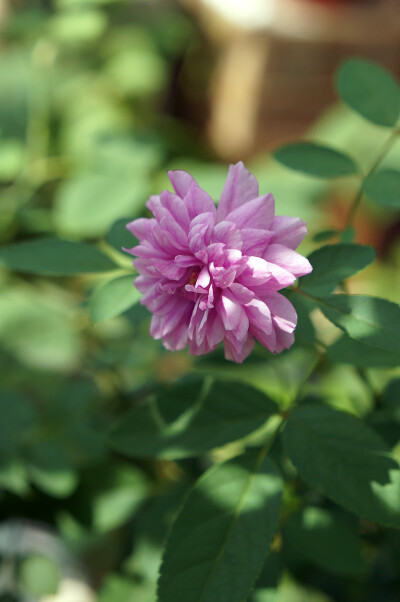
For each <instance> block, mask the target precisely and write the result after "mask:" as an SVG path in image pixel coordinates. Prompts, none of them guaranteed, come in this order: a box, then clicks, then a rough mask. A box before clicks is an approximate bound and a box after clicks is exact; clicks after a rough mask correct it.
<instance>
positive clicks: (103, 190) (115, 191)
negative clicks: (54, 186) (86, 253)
mask: <svg viewBox="0 0 400 602" xmlns="http://www.w3.org/2000/svg"><path fill="white" fill-rule="evenodd" d="M147 196H148V185H147V181H144V180H143V179H141V178H140V177H138V176H135V178H121V177H120V176H118V175H114V176H112V175H109V174H92V173H89V174H84V175H81V176H79V177H76V178H74V179H70V180H67V181H66V182H65V183H64V184H63V185H62V186H60V188H59V194H58V197H57V201H56V205H55V208H54V220H55V223H56V226H57V228H58V230H59V231H60V232H62V233H63V234H67V235H73V236H80V237H95V236H101V235H103V234H105V233H106V232H107V231H108V230H109V228H110V227H111V225H112V224H113V223H114V222H115V221H116V220H117V219H119V218H121V217H124V216H125V215H131V214H135V213H138V212H139V211H141V210H142V209H143V208H144V203H145V201H146V199H147Z"/></svg>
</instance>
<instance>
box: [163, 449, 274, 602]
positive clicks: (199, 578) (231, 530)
mask: <svg viewBox="0 0 400 602" xmlns="http://www.w3.org/2000/svg"><path fill="white" fill-rule="evenodd" d="M281 495H282V481H281V478H280V476H279V475H278V474H277V471H276V469H275V467H274V465H273V464H272V462H271V460H269V459H268V458H267V459H262V456H260V454H259V453H258V452H254V451H252V452H247V453H246V454H244V455H243V456H241V457H239V458H235V459H234V460H231V461H229V462H226V463H223V464H219V465H217V466H215V467H214V468H212V469H211V470H209V471H208V472H206V473H205V474H204V475H203V476H202V477H201V478H200V479H199V480H198V481H197V483H196V484H195V485H194V487H193V488H192V490H191V491H190V493H189V495H188V496H187V498H186V500H185V504H184V506H183V508H182V509H181V511H180V513H179V514H178V516H177V518H176V521H175V523H174V524H173V526H172V530H171V534H170V537H169V539H168V541H167V545H166V550H165V554H164V558H163V564H162V566H161V576H160V580H159V584H158V600H159V602H200V601H202V602H220V601H221V600H229V602H240V601H242V600H244V599H245V598H246V597H247V595H248V593H249V590H250V588H251V587H252V585H253V583H254V581H255V580H256V578H257V575H258V573H259V571H260V568H261V565H262V564H263V561H264V558H265V556H266V555H267V553H268V551H269V547H270V545H271V542H272V538H273V536H274V534H275V529H276V527H277V523H278V518H279V510H280V504H281ZM233 567H236V568H235V570H232V569H233Z"/></svg>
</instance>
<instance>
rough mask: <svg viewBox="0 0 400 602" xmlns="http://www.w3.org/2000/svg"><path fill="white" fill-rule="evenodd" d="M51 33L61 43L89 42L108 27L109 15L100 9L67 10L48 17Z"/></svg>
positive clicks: (77, 43)
mask: <svg viewBox="0 0 400 602" xmlns="http://www.w3.org/2000/svg"><path fill="white" fill-rule="evenodd" d="M47 27H48V30H49V33H50V35H51V36H52V37H53V38H54V39H55V40H56V41H57V42H60V43H61V44H66V45H80V44H89V43H92V42H94V41H95V40H97V39H98V38H99V37H100V36H101V34H102V33H103V32H104V31H105V29H106V28H107V15H106V14H105V13H104V12H101V11H100V10H95V9H85V8H82V9H81V10H67V11H65V12H60V13H58V14H55V15H54V16H52V17H51V18H48V19H47Z"/></svg>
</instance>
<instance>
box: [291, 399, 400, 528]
mask: <svg viewBox="0 0 400 602" xmlns="http://www.w3.org/2000/svg"><path fill="white" fill-rule="evenodd" d="M283 439H284V445H285V449H286V452H287V454H288V456H289V458H290V460H291V461H292V463H293V464H294V466H295V467H296V468H297V470H298V472H299V476H300V477H301V478H303V479H304V480H305V481H306V482H307V483H308V484H309V485H311V486H312V487H315V488H316V489H318V491H320V492H321V493H323V494H324V495H326V497H328V498H330V499H332V500H333V501H334V502H336V503H337V504H340V505H342V506H344V507H345V508H347V509H348V510H351V511H352V512H354V513H355V514H357V515H359V516H362V517H365V518H367V519H368V520H371V521H373V522H376V523H378V524H380V525H385V526H391V527H396V528H399V529H400V466H399V464H398V462H397V461H396V460H395V459H394V458H393V457H392V456H391V455H390V453H389V451H388V449H387V448H386V446H385V444H384V443H383V441H382V440H381V439H380V438H379V437H378V436H377V435H376V434H375V433H374V432H373V431H372V430H370V429H369V428H368V426H366V425H365V424H364V423H363V422H361V421H360V420H358V419H357V418H355V417H354V416H351V415H350V414H345V413H343V412H338V411H336V410H333V409H332V408H329V407H327V406H319V405H313V406H303V407H300V408H298V409H296V410H295V411H294V412H293V413H292V414H291V416H290V418H289V421H288V423H287V425H286V428H285V430H284V432H283Z"/></svg>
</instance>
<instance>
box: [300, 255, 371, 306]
mask: <svg viewBox="0 0 400 602" xmlns="http://www.w3.org/2000/svg"><path fill="white" fill-rule="evenodd" d="M375 258H376V253H375V250H374V249H373V247H368V246H362V245H352V244H337V245H326V246H325V247H321V248H320V249H317V250H316V251H313V252H312V253H311V255H309V257H308V259H309V261H310V263H311V265H312V267H313V271H312V272H311V274H307V275H306V276H303V277H302V278H301V280H300V287H301V288H302V289H304V290H305V291H308V292H310V293H312V294H314V295H328V294H329V293H331V292H332V291H333V289H334V288H335V287H336V286H337V285H338V284H339V283H340V282H342V280H346V278H350V276H353V275H354V274H356V273H357V272H359V271H360V270H363V269H364V268H365V267H367V265H369V264H370V263H372V262H373V261H374V259H375Z"/></svg>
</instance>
